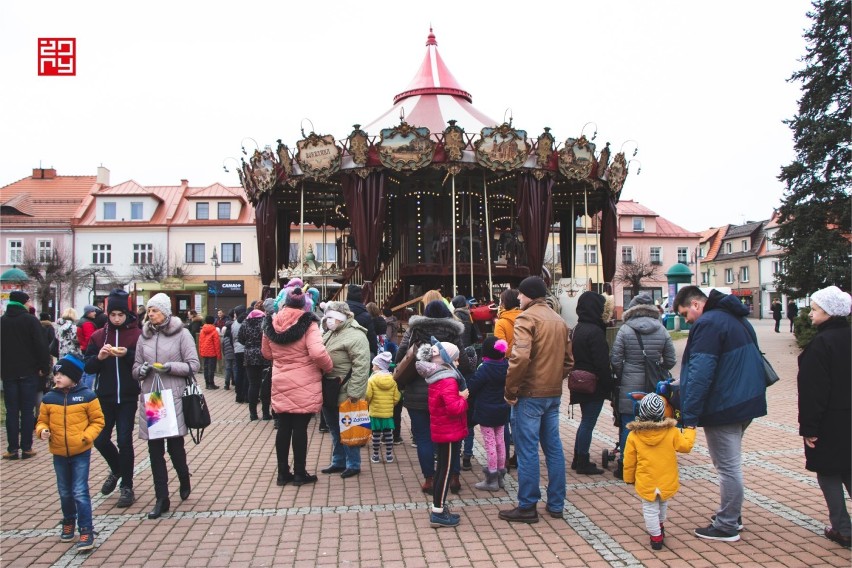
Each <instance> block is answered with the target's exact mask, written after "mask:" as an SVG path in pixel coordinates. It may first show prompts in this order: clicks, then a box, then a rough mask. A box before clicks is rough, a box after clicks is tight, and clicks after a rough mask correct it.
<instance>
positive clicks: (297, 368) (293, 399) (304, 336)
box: [240, 307, 332, 414]
mask: <svg viewBox="0 0 852 568" xmlns="http://www.w3.org/2000/svg"><path fill="white" fill-rule="evenodd" d="M252 319H256V320H257V321H258V322H262V330H263V336H262V338H261V348H260V350H261V354H262V356H263V357H265V358H266V359H268V360H270V361H272V408H273V410H275V412H288V413H292V414H313V413H315V412H319V410H320V408H322V375H323V373H327V372H329V371H330V370H331V366H332V365H331V358H330V357H329V356H328V352H327V351H326V349H325V347H324V346H323V344H322V336H321V335H320V331H319V327H318V326H317V317H316V316H315V315H314V314H313V313H312V312H306V311H304V310H302V309H299V308H290V307H285V308H284V309H282V310H281V311H279V312H277V313H275V314H274V315H272V314H269V315H266V316H264V317H263V318H252ZM249 321H251V320H246V323H244V324H243V325H244V326H245V325H248V322H249ZM240 332H241V333H242V330H240Z"/></svg>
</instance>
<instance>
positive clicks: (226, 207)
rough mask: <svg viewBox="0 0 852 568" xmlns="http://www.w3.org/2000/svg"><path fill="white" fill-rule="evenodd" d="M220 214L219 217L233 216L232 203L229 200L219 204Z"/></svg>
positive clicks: (227, 217) (228, 217)
mask: <svg viewBox="0 0 852 568" xmlns="http://www.w3.org/2000/svg"><path fill="white" fill-rule="evenodd" d="M218 208H219V211H218V216H217V217H216V218H217V219H230V218H231V204H230V203H228V202H224V203H219V204H218Z"/></svg>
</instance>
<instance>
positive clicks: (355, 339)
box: [322, 317, 372, 404]
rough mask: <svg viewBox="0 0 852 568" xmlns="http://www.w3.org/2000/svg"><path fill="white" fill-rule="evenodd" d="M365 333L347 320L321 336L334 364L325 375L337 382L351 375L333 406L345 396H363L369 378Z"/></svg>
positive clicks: (360, 397) (359, 326)
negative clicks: (336, 378) (336, 379)
mask: <svg viewBox="0 0 852 568" xmlns="http://www.w3.org/2000/svg"><path fill="white" fill-rule="evenodd" d="M366 334H367V330H366V329H364V328H363V327H361V325H359V324H358V322H357V321H355V319H354V318H351V317H350V318H347V319H346V321H344V322H341V323H340V324H339V325H338V327H337V329H335V330H334V331H326V332H325V335H323V336H322V340H323V343H325V348H326V349H327V350H328V355H329V356H330V357H331V361H332V363H333V364H334V368H333V369H331V370H330V371H329V372H328V373H327V376H329V377H340V378H341V379H342V378H344V377H346V375H349V371H350V370H351V371H352V374H351V375H350V376H349V380H347V381H346V382H345V383H344V384H343V385H342V386H341V387H340V394H339V395H338V397H337V403H338V404H340V403H341V402H343V401H344V400H346V398H347V397H352V398H358V399H362V398H364V395H365V394H366V393H367V379H369V378H370V361H372V356H371V355H370V347H369V343H368V341H367V335H366Z"/></svg>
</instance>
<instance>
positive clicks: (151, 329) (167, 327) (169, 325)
mask: <svg viewBox="0 0 852 568" xmlns="http://www.w3.org/2000/svg"><path fill="white" fill-rule="evenodd" d="M88 321H91V320H88ZM183 329H184V327H183V322H181V321H180V318H179V317H176V316H169V319H168V321H167V322H165V323H164V324H163V325H161V326H158V327H155V326H154V324H152V323H151V321H150V320H148V321H146V322H145V325H144V326H143V327H142V337H144V338H145V339H150V338H152V337H154V334H155V333H162V334H163V335H165V336H166V337H169V336H172V335H177V334H178V333H180V332H181V331H183Z"/></svg>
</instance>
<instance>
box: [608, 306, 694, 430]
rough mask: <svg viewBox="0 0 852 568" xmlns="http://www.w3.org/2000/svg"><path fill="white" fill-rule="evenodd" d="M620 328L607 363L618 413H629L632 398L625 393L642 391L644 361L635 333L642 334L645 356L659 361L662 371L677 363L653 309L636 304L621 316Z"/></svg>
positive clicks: (655, 310)
mask: <svg viewBox="0 0 852 568" xmlns="http://www.w3.org/2000/svg"><path fill="white" fill-rule="evenodd" d="M622 318H623V320H624V325H622V326H621V329H619V330H618V334H617V335H616V336H615V342H614V343H613V345H612V353H611V354H610V362H611V363H612V369H613V371H615V374H616V376H617V377H619V380H618V412H620V413H621V414H633V399H632V398H629V397H628V396H627V393H629V392H644V390H645V359H644V357H643V355H642V349H641V348H640V347H639V340H638V339H637V338H636V333H637V332H638V333H640V334H641V335H642V344H643V345H644V346H645V354H646V355H647V356H648V357H649V358H650V359H653V360H654V361H661V363H660V366H661V367H662V368H663V369H666V370H668V369H671V368H672V367H674V366H675V363H676V362H677V356H676V355H675V347H674V342H673V341H672V338H671V336H670V335H669V332H668V331H666V328H664V327H663V324H662V323H661V322H660V312H659V310H657V307H656V306H651V305H646V304H638V305H636V306H633V307H632V308H630V309H629V310H626V311H625V312H624V314H623V315H622Z"/></svg>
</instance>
